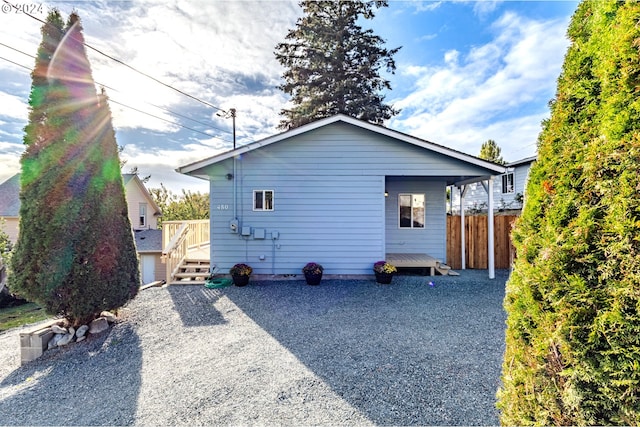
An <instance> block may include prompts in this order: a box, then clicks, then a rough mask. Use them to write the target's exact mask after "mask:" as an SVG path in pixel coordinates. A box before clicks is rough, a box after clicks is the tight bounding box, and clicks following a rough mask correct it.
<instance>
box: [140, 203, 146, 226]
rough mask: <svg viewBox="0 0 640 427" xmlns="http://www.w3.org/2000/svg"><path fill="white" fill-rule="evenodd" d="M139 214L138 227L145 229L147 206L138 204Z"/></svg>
mask: <svg viewBox="0 0 640 427" xmlns="http://www.w3.org/2000/svg"><path fill="white" fill-rule="evenodd" d="M139 212H140V215H139V218H140V220H139V221H138V227H146V226H147V204H146V203H140V209H139Z"/></svg>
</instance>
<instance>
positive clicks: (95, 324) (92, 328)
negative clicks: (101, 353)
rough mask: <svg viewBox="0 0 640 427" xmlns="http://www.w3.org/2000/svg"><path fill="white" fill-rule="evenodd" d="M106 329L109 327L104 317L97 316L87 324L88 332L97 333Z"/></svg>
mask: <svg viewBox="0 0 640 427" xmlns="http://www.w3.org/2000/svg"><path fill="white" fill-rule="evenodd" d="M107 329H109V322H107V319H106V318H104V317H98V318H97V319H95V320H94V321H92V322H91V324H89V333H91V334H99V333H100V332H104V331H106V330H107Z"/></svg>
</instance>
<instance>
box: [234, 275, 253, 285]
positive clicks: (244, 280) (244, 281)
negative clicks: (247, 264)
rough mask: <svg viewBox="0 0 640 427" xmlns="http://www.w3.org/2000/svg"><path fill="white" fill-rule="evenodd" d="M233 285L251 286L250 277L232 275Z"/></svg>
mask: <svg viewBox="0 0 640 427" xmlns="http://www.w3.org/2000/svg"><path fill="white" fill-rule="evenodd" d="M231 278H232V279H233V284H234V285H236V286H247V285H248V284H249V276H234V275H232V276H231Z"/></svg>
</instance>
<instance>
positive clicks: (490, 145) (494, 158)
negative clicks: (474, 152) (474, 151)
mask: <svg viewBox="0 0 640 427" xmlns="http://www.w3.org/2000/svg"><path fill="white" fill-rule="evenodd" d="M501 153H502V149H501V148H500V147H498V144H497V143H496V142H495V141H494V140H493V139H487V140H486V141H485V142H483V143H482V147H480V155H479V156H478V157H480V158H481V159H484V160H489V161H490V162H494V163H498V164H501V165H504V163H505V162H504V159H503V158H502V154H501Z"/></svg>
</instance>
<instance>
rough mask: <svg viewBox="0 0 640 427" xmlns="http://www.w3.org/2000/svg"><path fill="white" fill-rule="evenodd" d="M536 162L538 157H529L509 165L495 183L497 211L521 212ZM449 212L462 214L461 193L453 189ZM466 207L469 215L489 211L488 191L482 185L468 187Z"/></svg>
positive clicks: (495, 207) (475, 184)
mask: <svg viewBox="0 0 640 427" xmlns="http://www.w3.org/2000/svg"><path fill="white" fill-rule="evenodd" d="M535 160H536V156H532V157H527V158H524V159H521V160H517V161H515V162H511V163H507V164H506V165H505V166H506V168H507V169H506V171H505V173H503V174H502V175H500V176H499V177H497V179H496V180H495V181H494V183H493V194H494V197H495V204H494V209H495V210H520V209H522V204H523V202H524V193H525V189H526V186H527V178H528V176H529V169H530V168H531V165H532V164H533V162H534V161H535ZM452 190H453V191H451V196H452V197H451V198H450V206H449V211H450V212H451V213H454V214H459V213H460V192H459V191H455V189H452ZM464 206H465V211H466V212H467V213H473V212H486V211H487V191H486V189H485V187H484V186H483V185H482V183H480V182H478V183H474V184H471V185H469V186H468V188H467V191H466V193H465V196H464Z"/></svg>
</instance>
